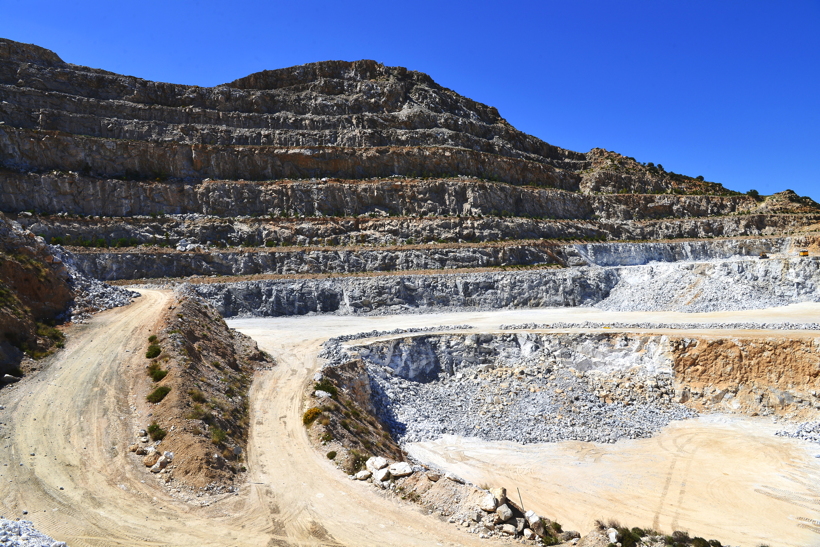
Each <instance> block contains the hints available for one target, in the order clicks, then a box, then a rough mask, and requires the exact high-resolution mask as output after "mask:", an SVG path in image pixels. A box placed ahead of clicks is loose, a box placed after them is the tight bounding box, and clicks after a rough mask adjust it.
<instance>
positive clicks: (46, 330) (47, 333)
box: [37, 323, 65, 348]
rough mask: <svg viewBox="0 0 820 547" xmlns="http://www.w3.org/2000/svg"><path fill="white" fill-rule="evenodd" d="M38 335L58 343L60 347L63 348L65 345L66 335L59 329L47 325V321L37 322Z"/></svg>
mask: <svg viewBox="0 0 820 547" xmlns="http://www.w3.org/2000/svg"><path fill="white" fill-rule="evenodd" d="M37 336H42V337H43V338H48V339H49V340H51V341H52V342H54V345H56V346H57V347H58V348H62V347H64V346H65V335H64V334H63V333H62V332H60V331H59V330H57V329H55V328H54V327H52V326H50V325H46V324H45V323H37Z"/></svg>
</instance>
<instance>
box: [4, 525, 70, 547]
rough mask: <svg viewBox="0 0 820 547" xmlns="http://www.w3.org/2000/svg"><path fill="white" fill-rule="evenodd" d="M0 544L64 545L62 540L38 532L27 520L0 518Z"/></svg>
mask: <svg viewBox="0 0 820 547" xmlns="http://www.w3.org/2000/svg"><path fill="white" fill-rule="evenodd" d="M0 545H2V546H3V547H66V544H65V543H64V542H62V541H55V540H54V538H50V537H48V536H47V535H45V534H43V533H40V532H38V531H37V530H36V529H35V528H34V525H33V524H32V523H31V522H30V521H28V520H7V519H4V518H0Z"/></svg>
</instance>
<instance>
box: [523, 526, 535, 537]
mask: <svg viewBox="0 0 820 547" xmlns="http://www.w3.org/2000/svg"><path fill="white" fill-rule="evenodd" d="M534 537H535V532H533V531H532V530H530V529H529V528H527V529H525V530H524V539H533V538H534Z"/></svg>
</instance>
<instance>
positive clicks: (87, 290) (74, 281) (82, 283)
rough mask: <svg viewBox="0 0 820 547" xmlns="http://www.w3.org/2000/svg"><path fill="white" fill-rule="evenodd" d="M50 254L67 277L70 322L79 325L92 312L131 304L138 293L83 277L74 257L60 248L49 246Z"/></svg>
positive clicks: (67, 314)
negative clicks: (70, 293)
mask: <svg viewBox="0 0 820 547" xmlns="http://www.w3.org/2000/svg"><path fill="white" fill-rule="evenodd" d="M48 248H49V249H50V251H51V253H52V254H53V255H54V256H55V257H56V258H58V259H59V260H61V261H62V263H63V264H64V265H65V267H66V270H67V271H68V275H69V284H70V285H71V287H72V289H73V292H74V301H73V302H72V303H71V307H70V309H69V311H67V312H66V317H67V318H70V319H71V321H72V322H75V323H78V322H79V323H81V322H83V321H85V320H87V319H88V318H89V317H90V315H91V314H92V313H94V312H98V311H103V310H107V309H110V308H118V307H120V306H126V305H128V304H130V303H131V301H132V300H133V299H134V298H137V297H138V296H139V293H137V292H134V291H129V290H127V289H123V288H121V287H112V286H111V285H108V284H106V283H103V282H102V281H98V280H96V279H94V278H92V277H88V276H86V275H84V274H83V273H82V272H81V271H80V270H79V269H78V268H77V266H76V264H75V261H74V256H73V255H72V254H71V253H69V252H68V251H66V250H64V249H63V248H62V247H60V246H57V245H49V246H48Z"/></svg>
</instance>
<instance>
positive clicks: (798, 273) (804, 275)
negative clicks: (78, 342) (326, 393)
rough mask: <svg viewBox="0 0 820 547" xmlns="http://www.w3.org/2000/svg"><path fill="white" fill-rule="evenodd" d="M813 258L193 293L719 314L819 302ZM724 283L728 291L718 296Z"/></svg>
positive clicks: (218, 287) (363, 303) (385, 309)
mask: <svg viewBox="0 0 820 547" xmlns="http://www.w3.org/2000/svg"><path fill="white" fill-rule="evenodd" d="M818 264H820V258H817V257H808V258H782V259H775V258H772V259H770V260H756V259H746V260H740V259H735V260H725V261H721V260H715V261H711V262H673V263H652V264H647V265H643V266H626V267H608V268H600V267H581V268H569V269H560V270H542V271H535V270H532V271H522V272H498V273H470V274H459V275H453V274H441V275H404V276H400V275H395V276H382V277H363V278H333V279H302V280H298V281H291V280H276V281H274V280H267V281H245V282H240V283H233V284H220V283H214V284H208V285H198V286H196V289H195V290H196V291H197V292H199V294H200V295H202V296H203V297H205V298H207V299H208V300H210V301H211V302H212V303H213V304H214V305H215V306H216V307H217V309H219V311H220V313H221V314H223V315H224V316H228V317H230V316H234V315H241V314H246V315H261V316H281V315H303V314H306V313H311V312H315V313H340V314H346V313H368V312H379V313H395V312H398V311H404V312H406V311H412V310H425V309H426V310H431V309H434V308H442V307H460V308H481V309H495V308H517V307H549V306H581V305H586V306H592V305H597V306H599V307H601V308H604V309H611V310H624V311H641V310H644V311H654V310H657V311H662V310H669V311H692V312H695V311H698V312H700V311H704V312H705V311H723V310H742V309H759V308H768V307H775V306H784V305H787V304H791V303H797V302H813V301H817V300H818V298H820V268H818ZM727 286H732V287H733V290H732V291H726V290H725V288H726V287H727Z"/></svg>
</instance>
